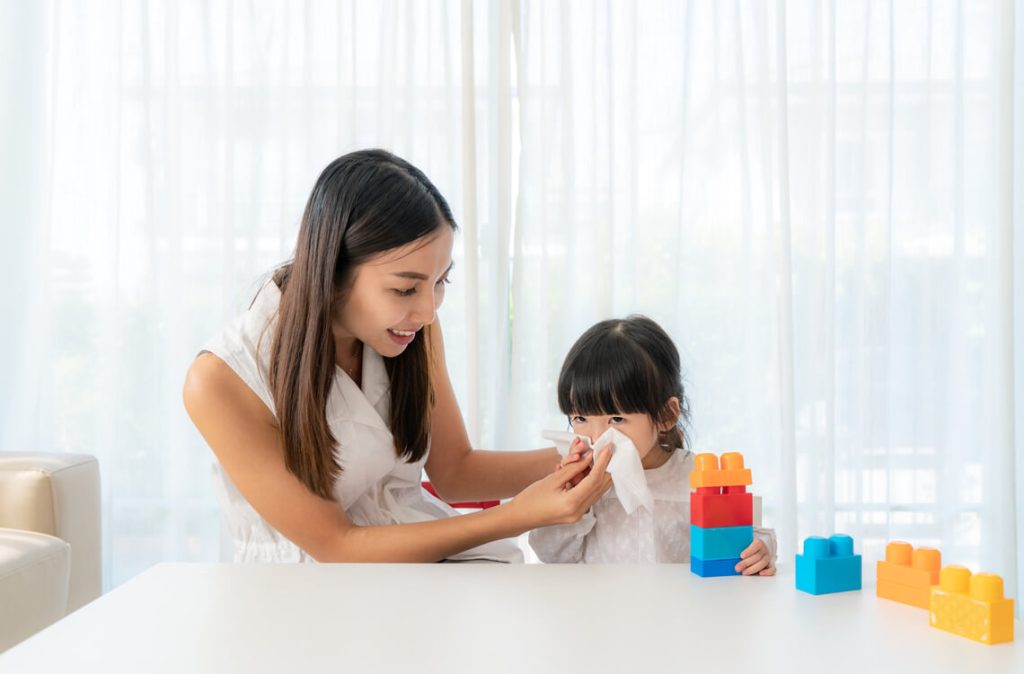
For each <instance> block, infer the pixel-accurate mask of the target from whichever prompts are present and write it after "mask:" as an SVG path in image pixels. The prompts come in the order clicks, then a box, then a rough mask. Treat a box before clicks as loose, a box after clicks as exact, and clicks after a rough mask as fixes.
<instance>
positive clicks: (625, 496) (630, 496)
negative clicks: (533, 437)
mask: <svg viewBox="0 0 1024 674" xmlns="http://www.w3.org/2000/svg"><path fill="white" fill-rule="evenodd" d="M541 435H543V436H544V437H545V438H546V439H548V440H551V441H552V442H554V443H555V448H556V449H558V453H559V454H561V455H562V456H565V455H566V454H568V453H569V446H570V445H571V444H572V441H573V439H574V438H579V439H581V440H582V441H583V442H584V444H586V446H588V447H592V448H593V450H594V461H597V458H598V457H599V456H600V455H601V452H602V451H603V450H604V449H605V448H606V447H608V446H609V445H611V446H613V447H614V448H615V449H614V451H613V453H612V458H611V461H609V463H608V474H609V475H611V476H612V484H614V485H615V495H616V496H617V497H618V499H619V503H621V504H622V508H623V509H624V510H625V511H626V514H627V515H629V514H632V513H633V511H634V510H636V509H637V508H639V507H641V506H643V507H644V508H647V512H650V513H653V512H654V495H653V494H651V489H650V487H648V486H647V477H646V476H645V475H644V467H643V464H641V463H640V454H638V453H637V451H636V445H634V444H633V441H632V440H630V439H629V438H628V437H626V436H625V435H624V434H623V433H622V432H621V431H619V430H618V429H616V428H609V429H608V430H607V431H605V432H604V433H602V434H601V437H599V438H598V439H597V440H595V441H594V442H593V443H591V442H590V438H588V437H586V436H585V435H575V434H573V433H567V432H564V431H544V432H543V433H542V434H541Z"/></svg>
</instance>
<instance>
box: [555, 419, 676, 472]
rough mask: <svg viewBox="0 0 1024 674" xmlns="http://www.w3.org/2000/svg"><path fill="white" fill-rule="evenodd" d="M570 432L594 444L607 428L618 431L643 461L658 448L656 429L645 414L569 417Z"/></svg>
mask: <svg viewBox="0 0 1024 674" xmlns="http://www.w3.org/2000/svg"><path fill="white" fill-rule="evenodd" d="M569 422H570V423H571V424H572V432H573V433H575V434H576V435H583V436H586V437H588V438H590V442H592V443H593V442H594V441H595V440H597V439H598V438H599V437H601V434H603V433H604V432H605V431H607V430H608V429H609V428H615V429H617V430H619V431H620V432H621V433H622V434H623V435H625V436H626V437H627V438H629V439H630V440H631V441H632V442H633V444H634V445H635V446H636V451H637V452H638V453H639V454H640V460H641V461H643V460H644V459H645V458H646V457H647V455H648V454H650V453H651V451H652V450H654V448H655V447H657V446H658V427H657V426H656V425H655V423H654V420H653V419H651V417H650V416H649V415H647V414H643V413H637V414H618V415H594V416H584V415H581V414H577V415H573V416H571V417H569Z"/></svg>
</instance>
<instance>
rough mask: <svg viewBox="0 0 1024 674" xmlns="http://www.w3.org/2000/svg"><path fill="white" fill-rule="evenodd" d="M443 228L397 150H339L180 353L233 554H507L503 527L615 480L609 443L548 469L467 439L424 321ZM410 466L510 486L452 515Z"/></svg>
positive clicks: (535, 455)
mask: <svg viewBox="0 0 1024 674" xmlns="http://www.w3.org/2000/svg"><path fill="white" fill-rule="evenodd" d="M455 230H456V226H455V222H454V218H453V217H452V213H451V209H450V208H449V207H448V204H447V203H446V202H445V200H444V198H443V197H442V196H441V194H440V193H439V192H438V190H437V188H435V187H434V185H433V184H431V182H430V181H429V180H428V179H427V177H426V176H425V175H423V173H422V172H421V171H419V170H418V169H417V168H415V167H414V166H412V165H411V164H409V163H408V162H406V161H404V160H402V159H400V158H398V157H395V156H394V155H392V154H389V153H387V152H384V151H382V150H367V151H360V152H353V153H351V154H347V155H345V156H343V157H341V158H339V159H337V160H335V161H334V162H332V163H331V164H330V165H329V166H328V167H327V168H326V169H324V171H323V173H322V174H321V175H320V177H319V179H318V180H317V182H316V185H315V186H314V188H313V192H312V194H311V195H310V197H309V201H308V203H307V205H306V210H305V213H304V215H303V218H302V224H301V227H300V230H299V237H298V242H297V244H296V251H295V257H294V259H293V260H292V262H291V263H290V264H287V265H285V266H284V267H282V268H280V269H278V270H277V272H276V273H275V274H274V276H273V278H272V280H271V281H269V282H267V283H266V285H264V286H263V288H262V289H261V290H260V291H259V293H258V294H257V296H256V299H255V300H254V301H253V304H252V306H251V307H250V308H249V310H248V311H247V312H246V313H245V314H243V315H242V316H240V317H239V318H238V319H236V320H235V321H234V322H232V323H231V324H229V325H228V326H227V327H226V328H225V329H224V330H223V331H222V332H221V333H220V334H219V335H218V336H217V337H215V338H214V339H213V340H212V341H211V342H210V343H209V344H208V345H207V346H206V348H205V349H204V350H203V351H202V352H201V353H200V355H199V356H198V357H197V358H196V360H195V361H194V362H193V364H192V366H191V367H190V368H189V372H188V376H187V378H186V381H185V387H184V401H185V407H186V409H187V410H188V413H189V416H190V417H191V418H192V421H193V423H195V425H196V427H197V428H198V429H199V431H200V433H202V435H203V437H204V438H205V439H206V442H207V443H208V444H209V445H210V448H211V449H212V450H213V453H214V454H215V455H216V457H217V460H218V468H219V469H218V471H217V477H218V479H217V482H218V486H219V490H220V498H221V501H222V505H223V506H224V509H225V514H226V517H227V521H228V526H229V528H230V530H231V533H232V536H233V538H234V541H235V547H236V554H235V558H236V560H238V561H312V560H318V561H332V562H356V561H362V562H384V561H391V562H432V561H440V560H467V559H491V560H496V561H520V560H521V554H520V553H519V550H518V548H517V547H516V546H515V545H514V544H513V543H512V542H510V541H504V540H502V539H506V538H509V537H512V536H516V535H518V534H520V533H523V532H525V531H528V530H530V529H533V528H536V527H539V526H546V525H550V524H559V523H570V522H575V521H577V520H579V518H580V517H581V516H582V515H583V513H584V512H586V511H587V509H588V508H589V507H590V506H591V504H593V503H594V502H595V501H596V500H597V499H598V498H599V497H600V496H601V495H602V494H603V493H604V492H605V491H607V490H608V488H609V487H610V486H611V478H610V477H609V476H608V474H607V473H606V472H605V468H606V467H607V463H608V460H609V459H610V453H609V452H605V453H604V454H603V455H602V457H601V460H600V461H598V462H597V463H596V464H594V466H593V469H592V470H590V471H589V473H587V471H588V467H589V464H590V461H586V460H585V461H580V462H578V463H574V464H573V465H571V466H567V467H566V468H564V469H562V470H558V471H554V472H553V471H552V468H553V467H555V466H557V465H558V463H559V456H558V453H557V452H556V451H555V450H554V449H548V450H537V451H532V452H484V451H478V450H473V449H472V448H471V447H470V444H469V438H468V437H467V434H466V429H465V425H464V423H463V420H462V416H461V414H460V412H459V409H458V405H457V403H456V400H455V395H454V392H453V390H452V385H451V381H450V379H449V377H448V370H447V367H446V364H445V358H444V343H443V339H442V335H441V329H440V326H439V325H438V323H437V322H436V312H437V308H438V307H439V306H440V304H441V302H442V300H443V299H444V290H445V285H446V284H447V283H448V280H449V279H448V275H449V273H450V271H451V252H452V243H453V241H454V234H455ZM585 458H588V457H585ZM424 467H425V468H426V471H427V475H428V476H429V478H430V480H431V482H433V484H434V487H435V489H436V490H437V492H438V493H439V494H440V495H441V496H442V497H443V498H445V499H447V500H449V501H462V500H478V499H484V498H506V497H510V496H513V495H514V496H515V498H513V499H512V500H511V501H508V502H506V503H504V504H502V505H500V506H498V507H495V508H490V509H488V510H484V511H481V512H477V513H473V514H469V515H458V514H457V513H456V512H455V511H454V510H452V509H451V508H449V507H448V506H447V505H445V504H444V503H442V502H441V501H439V500H437V499H434V498H433V497H431V496H430V495H429V494H427V493H426V492H425V491H424V490H423V489H422V488H421V487H420V475H421V470H422V469H423V468H424ZM584 475H585V477H582V479H580V478H581V476H584ZM574 485H575V486H574Z"/></svg>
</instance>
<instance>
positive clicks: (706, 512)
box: [690, 487, 754, 529]
mask: <svg viewBox="0 0 1024 674" xmlns="http://www.w3.org/2000/svg"><path fill="white" fill-rule="evenodd" d="M727 489H728V487H727ZM741 489H743V487H741ZM690 524H696V525H697V526H698V527H704V528H705V529H710V528H711V527H744V526H752V525H753V524H754V495H753V494H747V493H746V490H745V489H744V492H741V493H738V494H735V493H729V494H723V493H722V490H721V489H720V488H719V487H701V488H700V489H698V490H697V491H695V492H691V493H690Z"/></svg>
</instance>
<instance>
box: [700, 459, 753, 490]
mask: <svg viewBox="0 0 1024 674" xmlns="http://www.w3.org/2000/svg"><path fill="white" fill-rule="evenodd" d="M749 484H753V479H752V478H751V475H750V469H749V468H744V467H743V455H742V454H740V453H739V452H726V453H725V454H722V467H721V468H719V467H718V457H717V456H715V455H714V454H711V453H710V452H708V453H705V454H698V455H697V456H696V457H695V458H694V460H693V472H692V473H690V487H691V488H692V489H701V488H704V487H745V486H747V485H749Z"/></svg>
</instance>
